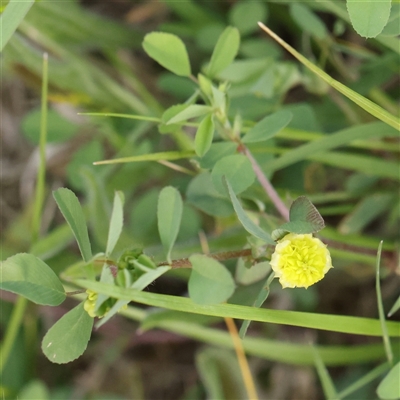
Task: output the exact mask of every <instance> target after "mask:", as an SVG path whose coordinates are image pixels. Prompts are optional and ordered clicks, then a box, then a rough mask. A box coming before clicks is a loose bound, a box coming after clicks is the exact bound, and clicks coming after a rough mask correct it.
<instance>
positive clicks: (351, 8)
mask: <svg viewBox="0 0 400 400" xmlns="http://www.w3.org/2000/svg"><path fill="white" fill-rule="evenodd" d="M346 4H347V11H348V12H349V16H350V20H351V24H352V25H353V28H354V29H355V31H356V32H357V33H358V34H359V35H360V36H363V37H367V38H371V37H376V36H378V35H379V34H380V33H381V32H382V30H383V28H384V27H385V25H386V24H387V22H388V20H389V16H390V7H391V4H392V1H391V0H374V1H366V0H347V2H346Z"/></svg>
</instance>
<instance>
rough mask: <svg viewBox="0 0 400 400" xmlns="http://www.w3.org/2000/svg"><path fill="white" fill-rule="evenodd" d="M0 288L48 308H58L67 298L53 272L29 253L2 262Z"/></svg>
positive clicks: (0, 265) (0, 266)
mask: <svg viewBox="0 0 400 400" xmlns="http://www.w3.org/2000/svg"><path fill="white" fill-rule="evenodd" d="M0 288H1V289H2V290H7V291H9V292H13V293H17V294H19V295H21V296H24V297H26V298H27V299H28V300H30V301H33V302H34V303H36V304H42V305H48V306H58V305H59V304H61V303H62V302H63V301H64V300H65V297H66V295H65V291H64V288H63V285H62V284H61V281H60V279H58V277H57V275H56V274H55V273H54V272H53V270H52V269H51V268H50V267H49V266H48V265H47V264H46V263H44V262H43V261H42V260H40V259H39V258H37V257H35V256H34V255H32V254H27V253H20V254H16V255H14V256H12V257H10V258H7V260H5V261H3V262H1V264H0Z"/></svg>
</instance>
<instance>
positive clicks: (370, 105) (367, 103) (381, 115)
mask: <svg viewBox="0 0 400 400" xmlns="http://www.w3.org/2000/svg"><path fill="white" fill-rule="evenodd" d="M258 24H259V26H260V27H261V29H263V30H264V31H265V32H267V33H268V34H269V35H270V36H271V37H272V38H273V39H275V40H276V41H277V42H278V43H279V44H280V45H281V46H282V47H284V48H285V49H286V50H287V51H288V52H289V53H291V54H292V55H293V56H294V57H295V58H297V59H298V60H299V61H300V62H301V63H302V64H303V65H305V66H306V67H307V68H308V69H310V70H311V71H312V72H314V73H315V74H316V75H318V76H319V77H320V78H321V79H323V80H324V81H325V82H326V83H328V84H329V85H330V86H332V87H333V88H334V89H336V90H337V91H338V92H340V93H342V94H343V95H345V96H346V97H347V98H349V99H350V100H351V101H353V102H354V103H356V104H357V105H359V106H360V107H361V108H363V109H364V110H365V111H367V112H368V113H370V114H371V115H373V116H374V117H376V118H378V119H380V120H381V121H383V122H385V123H386V124H388V125H390V126H392V127H393V128H395V129H397V130H400V119H399V118H397V117H395V116H394V115H392V114H390V113H389V112H388V111H386V110H384V109H383V108H382V107H380V106H378V105H377V104H375V103H374V102H372V101H371V100H369V99H367V98H365V97H364V96H362V95H360V94H358V93H357V92H355V91H354V90H352V89H350V88H348V87H347V86H346V85H343V84H342V83H340V82H339V81H337V80H336V79H333V78H332V77H331V76H330V75H328V74H327V73H326V72H325V71H323V70H322V69H320V68H319V67H317V66H316V65H315V64H313V63H312V62H310V61H308V60H307V58H305V57H304V56H303V55H301V54H300V53H299V52H297V51H296V50H295V49H294V48H293V47H291V46H290V45H289V44H287V43H286V42H285V41H283V40H282V39H281V38H280V37H279V36H278V35H276V34H275V33H274V32H272V31H271V30H270V29H269V28H267V27H266V26H265V25H264V24H263V23H261V22H259V23H258Z"/></svg>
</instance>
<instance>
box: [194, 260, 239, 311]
mask: <svg viewBox="0 0 400 400" xmlns="http://www.w3.org/2000/svg"><path fill="white" fill-rule="evenodd" d="M189 260H190V262H191V264H192V272H191V274H190V279H189V296H190V298H191V299H192V300H193V301H194V302H195V303H197V304H202V305H207V304H217V303H222V302H223V301H226V300H228V299H229V297H231V296H232V294H233V292H234V291H235V281H234V280H233V278H232V275H231V274H230V273H229V272H228V270H227V269H226V267H225V266H224V265H223V264H221V263H220V262H218V261H217V260H214V259H213V258H210V257H207V256H206V255H203V254H195V255H193V256H191V257H189Z"/></svg>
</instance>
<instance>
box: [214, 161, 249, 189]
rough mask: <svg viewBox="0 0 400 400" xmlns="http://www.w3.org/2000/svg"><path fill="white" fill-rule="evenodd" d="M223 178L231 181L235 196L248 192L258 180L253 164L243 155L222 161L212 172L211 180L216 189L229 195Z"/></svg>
mask: <svg viewBox="0 0 400 400" xmlns="http://www.w3.org/2000/svg"><path fill="white" fill-rule="evenodd" d="M223 176H225V177H226V179H227V180H228V181H229V183H230V184H231V186H232V190H233V192H234V193H235V194H239V193H241V192H243V191H244V190H246V189H247V188H248V187H249V186H251V184H252V183H253V182H254V180H255V178H256V175H255V173H254V170H253V167H252V165H251V162H250V161H249V159H248V158H247V157H246V156H244V155H243V154H233V155H231V156H226V157H224V158H222V159H220V160H219V161H218V162H217V163H216V164H215V166H214V168H213V170H212V173H211V178H212V182H213V185H214V187H215V189H216V190H217V191H218V192H219V193H221V194H223V195H227V191H226V186H225V184H224V182H223V180H222V177H223Z"/></svg>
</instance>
